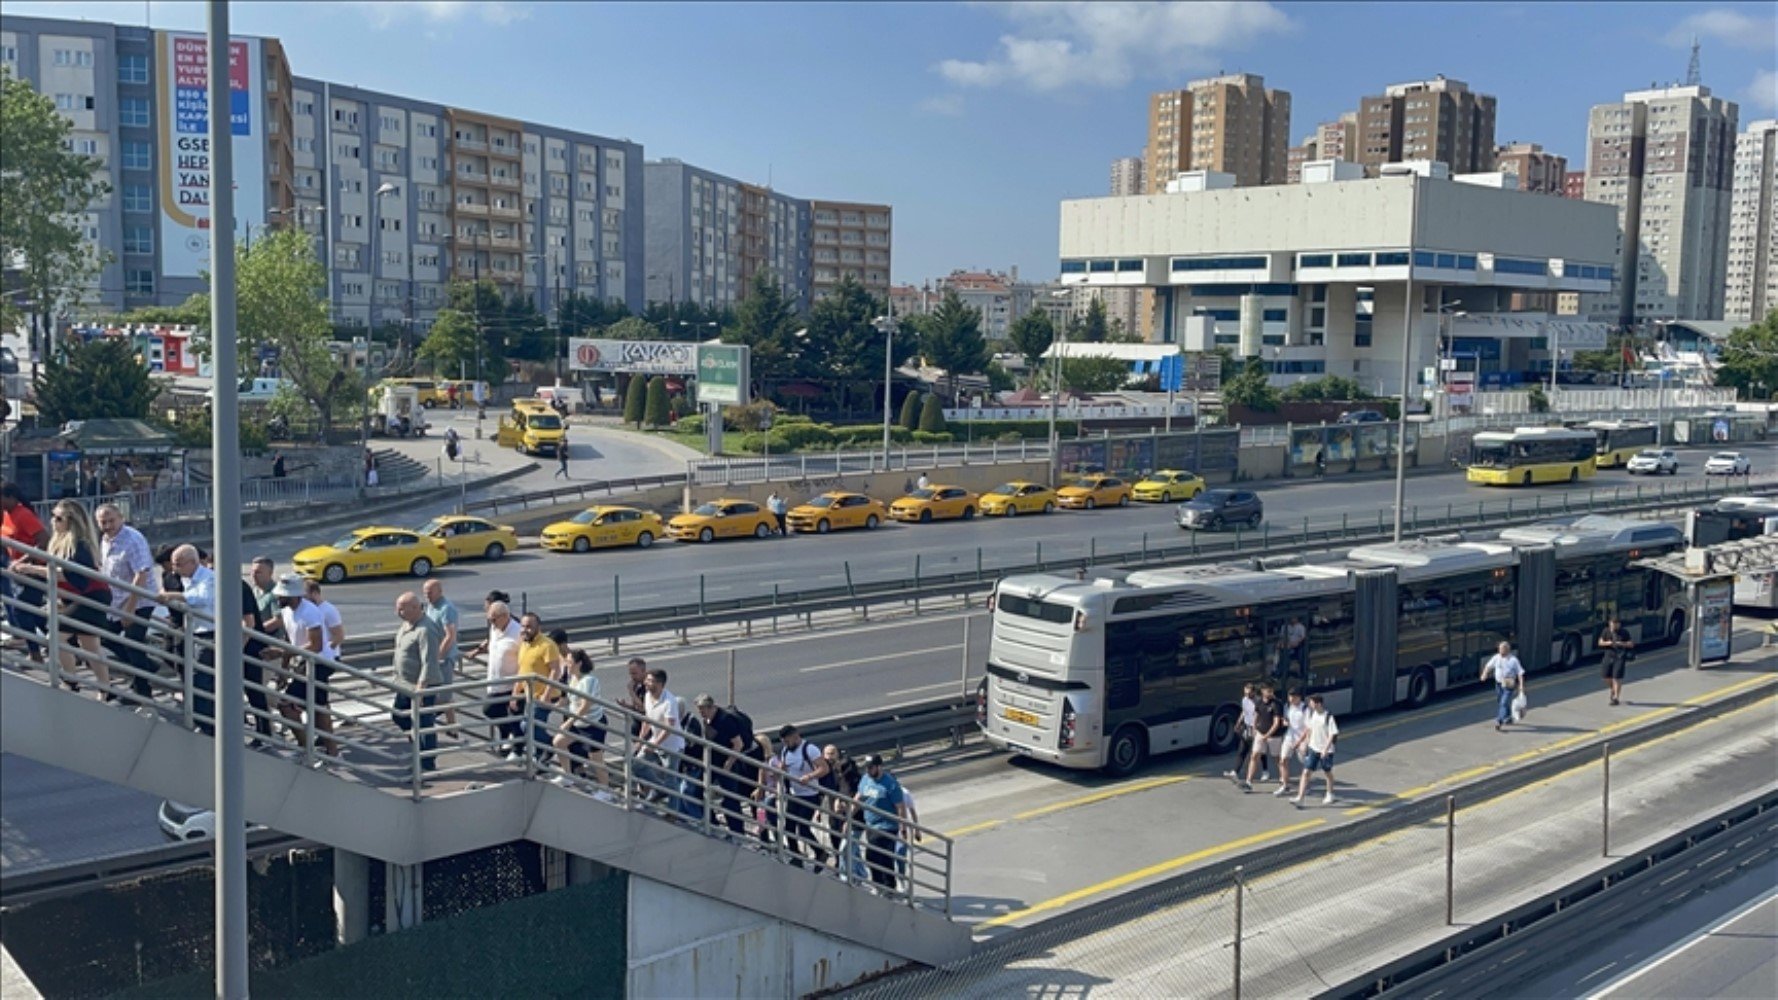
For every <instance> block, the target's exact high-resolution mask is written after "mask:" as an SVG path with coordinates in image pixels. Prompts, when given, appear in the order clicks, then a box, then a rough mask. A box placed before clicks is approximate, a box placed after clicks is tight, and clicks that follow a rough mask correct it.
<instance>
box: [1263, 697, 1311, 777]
mask: <svg viewBox="0 0 1778 1000" xmlns="http://www.w3.org/2000/svg"><path fill="white" fill-rule="evenodd" d="M1308 725H1309V704H1308V702H1306V701H1304V700H1303V689H1302V688H1295V687H1293V688H1291V689H1290V693H1289V694H1287V695H1285V703H1284V749H1283V752H1281V753H1279V754H1278V790H1277V791H1275V792H1273V793H1272V795H1273V796H1274V797H1276V798H1283V797H1284V796H1286V795H1288V794H1290V791H1289V790H1290V762H1291V761H1292V760H1295V761H1296V762H1298V763H1299V764H1300V763H1302V760H1303V752H1304V748H1303V731H1304V730H1305V729H1307V728H1308ZM1305 770H1306V768H1305Z"/></svg>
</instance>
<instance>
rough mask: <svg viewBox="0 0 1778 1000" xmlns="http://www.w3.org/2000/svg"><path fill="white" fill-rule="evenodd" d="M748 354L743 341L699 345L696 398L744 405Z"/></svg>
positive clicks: (748, 366)
mask: <svg viewBox="0 0 1778 1000" xmlns="http://www.w3.org/2000/svg"><path fill="white" fill-rule="evenodd" d="M751 356H752V351H751V349H750V348H748V346H747V345H746V344H699V345H698V372H697V375H698V401H699V402H700V403H732V404H734V405H736V406H741V405H743V404H745V403H746V402H747V401H748V400H749V399H750V398H751V397H750V395H749V393H748V388H749V383H750V382H751V381H752V372H751V371H749V368H750V367H751V366H750V365H749V362H750V361H751V359H752V357H751Z"/></svg>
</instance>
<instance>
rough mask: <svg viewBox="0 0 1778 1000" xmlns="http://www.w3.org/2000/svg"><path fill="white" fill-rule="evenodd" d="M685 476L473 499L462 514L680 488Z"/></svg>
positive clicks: (641, 478) (605, 481)
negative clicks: (635, 491)
mask: <svg viewBox="0 0 1778 1000" xmlns="http://www.w3.org/2000/svg"><path fill="white" fill-rule="evenodd" d="M684 484H685V477H684V476H682V475H678V474H674V475H670V476H637V477H635V478H633V479H600V480H595V481H593V482H587V483H576V484H575V485H573V486H561V487H557V488H555V489H550V490H536V491H534V492H531V493H521V494H517V495H515V496H507V497H490V498H488V499H486V500H475V501H472V502H470V503H468V504H465V505H464V508H463V512H464V513H465V514H479V513H484V512H485V513H488V514H498V513H500V512H501V511H512V510H530V509H531V508H532V507H556V506H560V505H561V504H565V503H568V502H570V501H574V500H579V501H592V500H595V499H598V498H600V497H607V498H608V497H611V496H613V495H615V494H616V493H617V492H618V491H619V490H646V489H654V488H656V487H660V486H683V485H684Z"/></svg>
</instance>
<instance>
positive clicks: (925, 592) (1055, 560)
mask: <svg viewBox="0 0 1778 1000" xmlns="http://www.w3.org/2000/svg"><path fill="white" fill-rule="evenodd" d="M1775 487H1778V474H1768V475H1765V476H1759V477H1754V478H1752V479H1748V480H1732V481H1731V480H1728V479H1726V478H1725V481H1724V482H1723V483H1721V484H1718V483H1716V482H1714V481H1712V480H1709V479H1706V480H1703V481H1702V482H1701V483H1700V484H1698V485H1696V486H1691V485H1689V484H1688V485H1686V487H1685V488H1683V489H1682V488H1678V486H1677V484H1669V483H1667V482H1666V481H1664V480H1662V481H1659V482H1657V483H1654V484H1647V483H1638V484H1636V485H1635V486H1633V487H1632V486H1620V487H1616V488H1614V489H1612V490H1611V491H1610V492H1609V493H1604V491H1601V490H1593V491H1590V492H1588V493H1587V494H1586V495H1585V497H1584V498H1582V499H1581V500H1579V501H1577V500H1576V499H1575V497H1574V494H1572V493H1568V492H1563V493H1547V494H1546V493H1538V494H1535V495H1533V496H1531V497H1527V498H1520V497H1517V496H1513V495H1510V494H1509V495H1508V496H1507V497H1505V498H1504V499H1502V500H1498V501H1490V500H1482V501H1477V502H1476V503H1474V504H1467V503H1466V504H1457V503H1454V502H1453V503H1446V504H1422V505H1419V506H1416V507H1412V508H1410V509H1409V511H1408V515H1407V517H1406V518H1405V519H1404V524H1403V527H1404V531H1405V532H1406V533H1409V534H1416V535H1417V534H1423V533H1426V532H1436V531H1451V530H1462V529H1490V528H1500V527H1508V526H1511V525H1515V524H1521V523H1527V522H1532V521H1538V520H1542V519H1545V518H1550V517H1561V516H1567V515H1580V514H1600V513H1613V512H1619V513H1630V512H1635V511H1639V510H1650V509H1661V508H1665V507H1670V506H1673V505H1676V504H1686V503H1692V502H1696V501H1702V500H1711V499H1716V498H1719V497H1722V496H1724V495H1726V494H1730V493H1736V492H1739V493H1747V492H1753V491H1764V492H1769V491H1771V490H1772V489H1773V488H1775ZM1602 494H1604V495H1602ZM1392 528H1393V525H1392V523H1391V521H1390V518H1389V514H1388V511H1387V510H1381V509H1380V510H1378V512H1377V516H1376V518H1375V519H1374V520H1373V519H1371V518H1368V517H1364V518H1354V517H1352V516H1351V515H1350V514H1341V515H1339V516H1338V517H1335V516H1332V515H1329V516H1327V517H1322V518H1311V517H1305V518H1303V520H1302V522H1301V524H1300V525H1291V526H1288V527H1281V526H1278V525H1276V524H1274V523H1273V522H1266V523H1265V524H1264V525H1262V526H1261V528H1260V529H1259V530H1240V529H1237V530H1235V531H1234V532H1232V533H1228V534H1217V535H1212V536H1206V535H1204V534H1202V533H1199V532H1192V533H1191V534H1190V536H1189V538H1188V539H1187V541H1185V542H1184V543H1181V544H1173V545H1154V544H1150V541H1149V537H1148V535H1147V534H1146V533H1145V534H1144V535H1143V536H1142V538H1141V541H1140V543H1139V544H1138V545H1137V546H1135V547H1129V548H1123V549H1115V550H1114V549H1110V548H1105V547H1101V546H1100V545H1099V544H1098V540H1097V539H1094V538H1090V539H1088V541H1087V551H1086V552H1084V553H1078V552H1077V553H1076V554H1073V555H1060V556H1052V557H1049V558H1046V557H1045V555H1044V551H1043V543H1042V542H1041V541H1039V542H1036V543H1034V551H1033V558H1032V560H1031V561H1030V562H1024V561H1020V562H1016V563H1003V564H998V565H990V564H989V563H988V561H987V560H986V557H985V555H984V552H983V550H982V549H980V548H977V549H976V558H975V566H974V568H973V569H969V570H964V571H961V572H953V573H937V574H927V573H923V572H922V571H921V569H920V565H919V557H918V555H916V557H915V564H914V574H913V576H911V577H901V578H897V579H891V580H881V581H875V582H853V581H852V567H851V564H850V562H845V563H843V564H842V568H843V569H844V571H845V573H846V577H847V581H848V582H847V583H846V585H844V586H835V587H816V588H809V589H804V590H796V591H784V590H781V589H779V588H778V587H777V586H775V585H774V587H773V588H772V591H771V592H770V593H760V594H755V595H751V596H747V597H731V598H721V599H713V598H708V597H706V596H704V593H705V578H704V576H703V575H702V574H700V575H699V577H698V592H699V598H698V600H697V601H695V602H690V601H688V602H685V603H675V604H661V605H650V606H646V607H641V608H627V609H626V608H624V607H622V604H621V598H622V588H621V583H622V580H621V577H619V576H615V575H614V576H613V577H612V581H613V590H612V609H611V610H610V611H607V612H591V613H587V614H582V615H576V616H573V617H568V618H560V619H552V621H551V623H550V624H551V626H552V627H560V628H565V629H568V630H570V631H571V632H574V633H575V635H576V638H577V639H579V640H582V641H596V640H604V641H609V642H610V643H611V644H612V646H613V651H614V652H615V651H616V650H617V647H618V646H619V644H620V643H621V642H622V640H624V639H626V638H631V637H634V636H635V635H637V634H638V633H649V632H657V633H658V632H679V633H681V634H682V635H683V634H684V633H685V632H686V631H687V630H689V629H694V628H702V627H707V626H712V625H738V624H750V623H753V622H758V621H766V620H769V621H771V622H772V623H773V624H774V625H775V624H776V623H777V620H778V619H782V618H790V619H795V618H798V617H802V618H805V619H807V618H809V617H811V616H813V615H816V614H823V613H826V612H831V611H844V610H856V611H859V612H861V613H862V614H864V615H865V616H866V618H868V617H869V613H870V609H871V608H872V607H875V606H878V605H891V604H893V605H912V606H913V608H914V609H915V611H916V613H917V612H918V610H919V608H920V605H921V603H922V602H926V601H934V600H943V599H948V598H956V597H959V596H967V595H970V594H973V593H976V592H979V591H982V590H986V589H988V588H989V587H990V586H992V585H993V583H994V581H996V580H998V579H999V578H1000V577H1002V576H1010V575H1017V574H1022V573H1042V572H1058V571H1062V572H1066V571H1070V570H1081V569H1085V568H1087V567H1090V566H1096V565H1109V566H1118V567H1132V568H1139V567H1148V566H1155V565H1166V564H1174V563H1180V562H1184V561H1188V560H1198V559H1222V558H1228V557H1231V556H1233V557H1246V556H1267V555H1290V554H1295V553H1301V552H1306V551H1315V550H1317V549H1321V548H1327V547H1330V546H1335V545H1342V544H1346V545H1352V544H1363V543H1368V542H1374V541H1377V540H1378V539H1379V538H1385V537H1388V536H1389V535H1390V533H1391V532H1392ZM464 636H465V640H466V641H473V640H477V639H479V638H480V636H479V635H477V634H475V633H471V632H468V631H465V632H464ZM386 649H388V638H387V637H386V636H371V637H366V638H361V639H358V640H356V641H354V642H348V643H347V648H346V654H347V658H348V659H352V658H354V657H357V656H360V655H364V654H368V653H371V652H376V651H381V650H386Z"/></svg>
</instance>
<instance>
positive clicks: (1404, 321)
mask: <svg viewBox="0 0 1778 1000" xmlns="http://www.w3.org/2000/svg"><path fill="white" fill-rule="evenodd" d="M1408 183H1409V184H1410V185H1412V186H1411V187H1409V188H1408V280H1407V286H1406V287H1405V288H1404V289H1403V292H1402V297H1401V412H1400V413H1398V414H1396V420H1395V530H1394V533H1393V536H1392V537H1393V538H1394V540H1395V542H1396V543H1397V544H1400V542H1401V520H1402V513H1403V508H1404V506H1405V505H1406V503H1407V493H1408V382H1409V380H1411V379H1412V378H1413V375H1414V320H1415V319H1417V318H1418V316H1419V312H1420V305H1419V303H1417V302H1415V301H1414V245H1415V244H1416V243H1418V242H1419V236H1420V178H1419V177H1417V176H1413V175H1410V176H1409V177H1408Z"/></svg>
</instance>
